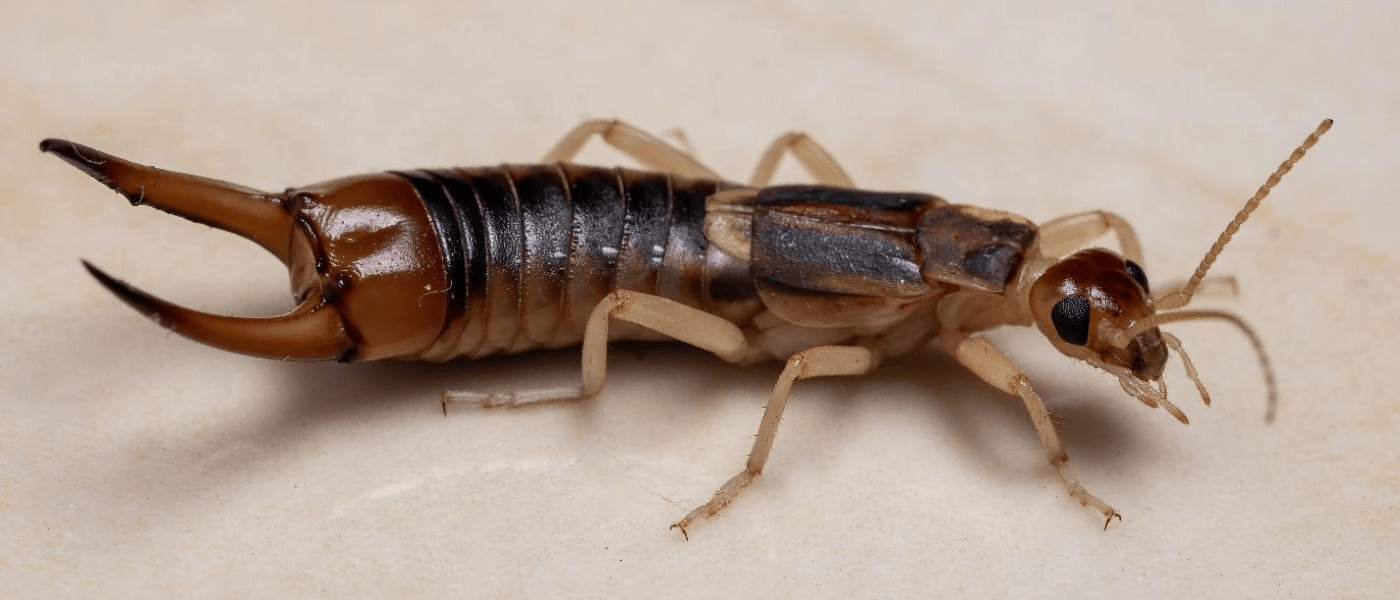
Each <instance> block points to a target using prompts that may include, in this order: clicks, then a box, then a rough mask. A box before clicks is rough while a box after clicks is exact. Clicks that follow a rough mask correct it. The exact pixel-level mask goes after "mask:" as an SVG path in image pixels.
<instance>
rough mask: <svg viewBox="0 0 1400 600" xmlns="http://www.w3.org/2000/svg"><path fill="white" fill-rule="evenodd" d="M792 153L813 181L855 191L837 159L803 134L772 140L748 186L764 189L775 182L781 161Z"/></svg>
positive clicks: (783, 136)
mask: <svg viewBox="0 0 1400 600" xmlns="http://www.w3.org/2000/svg"><path fill="white" fill-rule="evenodd" d="M788 152H791V153H792V156H793V158H796V159H797V162H798V163H799V164H801V165H802V168H804V169H807V173H809V174H810V175H811V176H812V179H813V180H814V181H816V182H817V183H820V184H822V185H834V186H839V187H847V188H853V187H856V184H855V182H853V181H851V177H850V176H849V175H847V174H846V171H845V169H842V168H841V165H839V164H837V163H836V159H834V158H832V157H831V153H830V152H827V151H826V149H825V148H822V147H821V146H820V145H819V144H817V143H816V142H815V141H813V140H812V138H811V137H808V136H807V134H805V133H802V132H800V131H792V132H788V133H785V134H783V135H781V136H779V137H778V139H776V140H773V143H771V144H769V145H768V149H767V150H765V151H763V157H762V158H760V159H759V160H758V166H757V167H754V170H753V177H751V178H750V179H749V185H751V186H753V187H764V186H766V185H768V183H769V182H771V181H772V180H773V172H774V171H777V170H778V161H779V160H781V159H782V158H783V154H785V153H788Z"/></svg>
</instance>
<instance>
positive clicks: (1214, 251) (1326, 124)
mask: <svg viewBox="0 0 1400 600" xmlns="http://www.w3.org/2000/svg"><path fill="white" fill-rule="evenodd" d="M1331 128H1332V119H1323V121H1322V123H1321V124H1319V125H1318V126H1317V129H1315V130H1313V132H1312V133H1311V134H1309V135H1308V138H1307V139H1305V140H1303V144H1302V145H1301V146H1298V148H1297V149H1296V150H1294V151H1293V154H1291V155H1289V156H1288V159H1287V160H1285V161H1283V164H1281V165H1279V166H1278V169H1277V170H1275V171H1274V174H1273V175H1270V176H1269V179H1268V180H1266V181H1265V182H1264V185H1261V186H1259V191H1257V192H1254V197H1253V198H1250V199H1249V202H1245V203H1244V208H1242V209H1240V212H1239V214H1237V215H1235V220H1233V221H1230V224H1229V225H1227V226H1226V227H1225V231H1222V232H1220V237H1219V238H1218V239H1216V240H1215V245H1213V246H1211V247H1210V251H1209V252H1206V256H1205V258H1202V259H1201V265H1200V266H1198V267H1196V272H1195V273H1194V274H1192V275H1191V280H1190V281H1188V282H1186V287H1183V288H1181V290H1180V291H1177V292H1174V293H1172V294H1170V295H1168V296H1165V297H1163V298H1162V299H1161V300H1160V301H1158V302H1157V310H1171V309H1173V308H1180V307H1182V306H1186V305H1187V304H1189V303H1190V302H1191V296H1192V294H1195V293H1196V286H1198V285H1200V284H1201V280H1202V279H1205V276H1206V271H1209V270H1210V267H1211V265H1213V264H1215V259H1216V257H1218V256H1220V251H1221V250H1224V249H1225V244H1228V243H1230V238H1231V237H1234V235H1235V232H1237V231H1239V230H1240V225H1243V224H1244V222H1245V220H1246V219H1248V218H1249V213H1252V212H1254V209H1256V208H1258V207H1259V203H1261V202H1263V201H1264V198H1265V197H1266V196H1268V195H1269V192H1270V191H1271V190H1273V189H1274V186H1276V185H1278V182H1279V181H1280V180H1282V179H1283V176H1284V175H1286V174H1288V172H1289V171H1292V170H1293V165H1295V164H1297V163H1298V161H1299V160H1301V159H1302V158H1303V155H1304V154H1307V153H1308V149H1310V148H1312V147H1313V144H1316V143H1317V139H1318V138H1320V137H1322V134H1324V133H1327V130H1328V129H1331Z"/></svg>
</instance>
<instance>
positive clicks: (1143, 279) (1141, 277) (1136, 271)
mask: <svg viewBox="0 0 1400 600" xmlns="http://www.w3.org/2000/svg"><path fill="white" fill-rule="evenodd" d="M1124 262H1126V263H1127V265H1126V267H1127V269H1128V276H1129V277H1132V278H1133V281H1136V282H1138V285H1140V286H1142V291H1144V292H1147V293H1149V294H1150V293H1152V290H1151V289H1149V288H1148V287H1147V272H1146V271H1143V270H1142V267H1141V266H1139V265H1138V264H1137V263H1135V262H1133V261H1131V260H1126V261H1124Z"/></svg>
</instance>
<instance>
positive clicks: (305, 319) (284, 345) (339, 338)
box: [83, 261, 355, 360]
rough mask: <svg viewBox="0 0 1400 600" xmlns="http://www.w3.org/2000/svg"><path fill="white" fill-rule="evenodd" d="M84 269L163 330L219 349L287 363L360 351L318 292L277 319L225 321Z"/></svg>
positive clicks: (334, 357)
mask: <svg viewBox="0 0 1400 600" xmlns="http://www.w3.org/2000/svg"><path fill="white" fill-rule="evenodd" d="M83 266H84V267H87V270H88V272H89V273H91V274H92V276H93V277H95V278H97V281H98V282H99V283H101V284H102V286H103V287H105V288H107V290H108V291H110V292H112V293H113V294H116V296H117V297H118V298H121V299H122V301H123V302H126V303H127V304H129V305H131V307H132V308H135V309H136V310H137V311H138V312H140V313H141V314H143V315H146V316H147V317H150V319H151V320H153V321H155V322H156V323H159V324H160V325H161V326H162V327H165V328H166V329H169V330H171V331H174V332H175V333H178V334H180V335H183V336H185V337H187V338H190V339H192V340H195V341H197V342H202V343H205V344H208V345H210V346H214V347H216V348H222V349H224V350H229V351H232V352H238V353H241V354H249V355H252V356H259V357H264V358H275V359H282V360H330V359H343V358H345V357H346V356H347V355H348V354H349V352H350V351H351V350H352V349H354V347H355V344H354V342H353V341H351V339H350V336H349V335H348V334H347V333H346V331H345V323H344V322H343V321H342V320H341V318H340V315H339V314H337V313H336V311H335V309H334V308H332V307H330V306H329V305H327V304H326V303H325V302H324V300H322V298H321V297H320V295H319V294H314V295H312V296H311V297H308V298H307V299H306V300H305V301H303V302H302V303H301V305H300V306H298V307H296V308H295V309H293V310H292V312H289V313H287V314H285V315H281V316H277V317H267V318H248V317H223V316H219V315H211V314H209V313H203V312H199V311H196V310H190V309H188V308H184V307H181V306H177V305H174V304H171V303H169V302H166V301H165V300H161V299H160V298H157V297H155V296H152V295H150V294H147V293H146V292H143V291H141V290H139V289H136V288H135V287H132V286H131V285H130V284H127V283H126V282H124V281H121V280H118V279H116V278H114V277H112V276H111V275H108V274H107V273H105V272H103V271H102V270H101V269H98V268H97V267H94V266H93V265H92V264H91V263H89V262H87V261H83Z"/></svg>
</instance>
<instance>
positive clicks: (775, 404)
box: [671, 346, 879, 539]
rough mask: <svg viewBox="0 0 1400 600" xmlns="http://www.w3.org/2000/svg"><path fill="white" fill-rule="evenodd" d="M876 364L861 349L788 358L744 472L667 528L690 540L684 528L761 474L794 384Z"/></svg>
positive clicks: (816, 351)
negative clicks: (677, 531) (675, 530)
mask: <svg viewBox="0 0 1400 600" xmlns="http://www.w3.org/2000/svg"><path fill="white" fill-rule="evenodd" d="M878 363H879V356H878V355H877V354H876V353H875V352H873V351H871V350H870V349H868V348H865V347H861V346H818V347H816V348H810V349H807V350H803V351H802V352H799V353H797V354H794V355H792V357H791V358H789V359H788V361H787V366H786V367H784V368H783V374H782V375H780V376H778V383H777V384H776V385H774V386H773V393H772V395H770V396H769V398H768V407H767V408H766V409H764V411H763V421H762V422H760V423H759V426H758V438H757V439H755V440H754V442H753V449H752V450H751V451H749V460H748V462H747V463H746V464H745V465H744V470H743V471H740V472H739V474H738V475H735V476H734V477H732V478H730V480H729V481H727V482H725V484H724V485H722V486H720V488H719V490H718V491H716V492H715V495H714V497H713V498H711V499H710V501H709V502H706V503H705V505H704V506H701V507H700V508H697V509H695V510H692V511H690V514H687V515H686V516H685V518H683V519H681V520H679V521H677V522H676V523H675V524H673V525H671V528H672V529H680V530H681V535H684V536H685V538H686V539H690V533H689V532H688V531H687V529H686V528H688V527H689V526H690V525H691V523H693V522H694V521H695V520H696V519H707V518H710V517H713V516H715V515H716V514H718V513H719V511H721V510H723V509H724V507H726V506H729V503H730V502H733V501H734V499H735V498H737V497H738V496H739V492H741V491H743V489H744V488H745V487H748V485H749V483H751V482H752V481H753V480H754V478H755V477H758V476H759V475H760V474H761V473H763V465H764V464H766V463H767V462H768V453H769V452H770V451H772V449H773V438H774V436H776V435H777V434H778V422H779V421H781V420H782V418H783V409H784V408H785V407H787V401H788V396H789V395H791V393H792V384H793V383H794V382H796V381H797V380H798V379H808V378H812V377H827V376H833V375H862V374H865V373H869V372H870V371H872V370H874V369H875V366H876V365H877V364H878Z"/></svg>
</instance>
